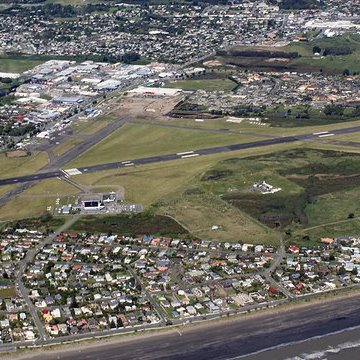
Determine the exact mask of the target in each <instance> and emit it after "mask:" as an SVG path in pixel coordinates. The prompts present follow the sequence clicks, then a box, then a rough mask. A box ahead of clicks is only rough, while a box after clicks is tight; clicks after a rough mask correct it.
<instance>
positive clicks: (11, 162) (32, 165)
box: [0, 152, 49, 179]
mask: <svg viewBox="0 0 360 360" xmlns="http://www.w3.org/2000/svg"><path fill="white" fill-rule="evenodd" d="M48 160H49V159H48V156H47V154H46V153H45V152H40V153H39V152H38V153H33V154H32V155H31V156H26V157H18V158H16V157H14V158H11V157H8V156H6V154H5V153H0V169H1V174H0V179H6V178H9V177H14V176H21V175H27V174H32V173H34V172H35V171H36V170H39V169H40V168H42V167H43V166H45V165H46V164H47V163H48Z"/></svg>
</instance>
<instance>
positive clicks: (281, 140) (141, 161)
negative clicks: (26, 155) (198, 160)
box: [0, 118, 360, 206]
mask: <svg viewBox="0 0 360 360" xmlns="http://www.w3.org/2000/svg"><path fill="white" fill-rule="evenodd" d="M126 121H127V118H124V119H122V120H119V122H115V123H114V124H110V126H108V127H106V128H105V129H104V131H102V132H101V134H95V135H96V136H94V137H93V138H91V140H90V141H89V142H86V143H85V144H80V145H79V146H77V147H75V148H74V149H73V150H71V151H69V152H67V153H66V154H65V155H64V156H63V157H61V158H60V159H59V160H58V161H57V163H56V164H52V166H51V167H54V166H55V165H57V166H63V165H65V164H66V163H67V162H69V161H70V160H72V159H74V158H75V157H77V156H78V155H80V154H81V153H83V152H84V151H86V150H87V149H89V148H90V147H91V146H93V145H94V144H96V143H97V142H98V141H100V140H101V139H103V138H104V136H106V134H107V133H109V134H110V133H111V132H112V131H113V130H112V129H113V128H118V127H119V126H121V125H122V124H124V123H125V122H126ZM359 131H360V126H354V127H349V128H343V129H336V130H333V131H331V132H329V131H323V132H321V133H308V134H302V135H294V136H282V137H275V138H272V139H264V140H258V141H253V142H248V143H241V144H234V145H227V146H218V147H211V148H205V149H198V150H194V151H193V150H191V151H188V152H182V153H173V154H167V155H159V156H152V157H146V158H138V159H133V160H127V161H118V162H111V163H105V164H98V165H91V166H86V167H85V166H84V167H79V168H78V170H79V171H80V172H81V173H88V172H96V171H104V170H111V169H117V168H125V167H130V166H137V165H145V164H155V163H160V162H165V161H171V160H177V159H185V158H186V159H188V158H191V157H198V156H203V155H212V154H220V153H224V152H232V151H239V150H246V149H251V148H259V147H266V146H271V145H279V144H286V143H292V142H296V141H314V140H319V139H323V138H324V137H326V136H335V135H342V134H350V133H355V132H359ZM64 175H65V174H64V173H63V172H62V171H61V170H60V169H56V170H55V169H52V171H45V170H44V169H43V170H41V171H39V172H37V173H35V174H32V175H25V176H18V177H13V178H8V179H3V180H0V186H2V185H12V184H18V183H19V184H21V183H29V182H30V183H32V182H34V181H39V180H43V179H49V178H54V177H63V176H64ZM10 193H11V192H10ZM5 200H6V201H7V199H6V196H3V197H2V198H0V206H1V205H2V204H3V203H4V201H5ZM6 201H5V202H6Z"/></svg>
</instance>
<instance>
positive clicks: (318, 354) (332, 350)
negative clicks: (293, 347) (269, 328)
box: [285, 340, 360, 360]
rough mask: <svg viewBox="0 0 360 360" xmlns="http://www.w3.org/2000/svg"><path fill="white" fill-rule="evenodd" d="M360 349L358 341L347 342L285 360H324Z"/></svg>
mask: <svg viewBox="0 0 360 360" xmlns="http://www.w3.org/2000/svg"><path fill="white" fill-rule="evenodd" d="M358 347H360V340H359V341H347V342H345V343H343V344H339V345H337V346H336V347H332V346H329V348H327V349H326V350H318V351H314V352H311V353H302V354H300V355H299V356H295V357H290V358H286V359H285V360H315V359H326V356H327V355H330V354H337V353H339V352H340V351H342V350H348V349H354V348H358Z"/></svg>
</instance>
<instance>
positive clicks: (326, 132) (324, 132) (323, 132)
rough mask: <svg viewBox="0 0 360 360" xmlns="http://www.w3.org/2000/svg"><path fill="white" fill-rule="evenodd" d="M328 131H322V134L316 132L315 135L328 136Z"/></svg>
mask: <svg viewBox="0 0 360 360" xmlns="http://www.w3.org/2000/svg"><path fill="white" fill-rule="evenodd" d="M328 133H329V132H328V131H320V132H314V133H313V135H323V134H328Z"/></svg>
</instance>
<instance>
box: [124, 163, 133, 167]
mask: <svg viewBox="0 0 360 360" xmlns="http://www.w3.org/2000/svg"><path fill="white" fill-rule="evenodd" d="M124 166H135V164H134V163H127V164H125V165H124Z"/></svg>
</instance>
